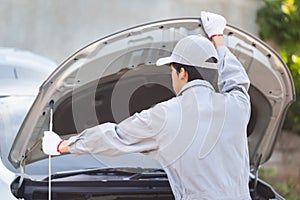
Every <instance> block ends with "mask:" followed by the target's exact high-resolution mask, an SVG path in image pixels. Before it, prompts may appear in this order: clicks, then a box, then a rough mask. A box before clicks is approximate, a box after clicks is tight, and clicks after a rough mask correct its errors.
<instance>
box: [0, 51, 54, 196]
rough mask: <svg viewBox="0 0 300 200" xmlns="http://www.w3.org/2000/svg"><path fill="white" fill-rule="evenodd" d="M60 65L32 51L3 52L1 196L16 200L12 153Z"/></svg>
mask: <svg viewBox="0 0 300 200" xmlns="http://www.w3.org/2000/svg"><path fill="white" fill-rule="evenodd" d="M56 67H57V64H56V63H55V62H53V61H51V60H49V59H48V58H45V57H43V56H40V55H37V54H35V53H33V52H30V51H25V50H20V49H15V48H0V137H1V143H0V153H1V160H0V194H1V198H2V199H7V200H8V199H16V198H15V196H13V195H12V193H11V190H10V184H11V182H12V181H13V180H14V179H15V178H16V173H15V172H13V171H11V170H9V169H8V167H7V166H9V165H10V163H9V162H8V160H7V156H8V153H9V149H10V148H11V145H12V143H13V141H14V137H15V136H16V134H17V132H18V129H19V128H20V125H21V123H22V121H23V120H24V118H25V116H26V114H27V112H28V110H29V108H30V107H31V105H32V103H33V101H34V99H35V98H36V96H37V94H38V91H39V87H40V85H41V84H42V83H43V82H44V81H45V79H46V78H47V77H48V76H49V75H50V74H51V73H52V72H53V71H54V69H55V68H56Z"/></svg>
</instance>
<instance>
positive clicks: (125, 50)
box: [9, 18, 295, 168]
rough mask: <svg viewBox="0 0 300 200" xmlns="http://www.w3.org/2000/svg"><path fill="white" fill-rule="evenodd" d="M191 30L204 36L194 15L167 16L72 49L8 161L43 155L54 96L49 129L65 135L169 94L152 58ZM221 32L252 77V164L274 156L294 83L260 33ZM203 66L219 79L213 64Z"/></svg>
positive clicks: (164, 71)
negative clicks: (74, 51)
mask: <svg viewBox="0 0 300 200" xmlns="http://www.w3.org/2000/svg"><path fill="white" fill-rule="evenodd" d="M191 34H202V35H203V36H205V33H204V31H203V29H202V27H201V23H200V21H199V19H197V18H180V19H170V20H165V21H159V22H154V23H149V24H145V25H141V26H137V27H133V28H130V29H127V30H124V31H121V32H118V33H116V34H112V35H110V36H107V37H105V38H102V39H100V40H97V41H95V42H94V43H92V44H90V45H87V46H86V47H84V48H82V49H81V50H80V51H78V52H77V53H75V54H74V55H73V56H71V57H70V58H69V59H67V60H66V61H65V62H64V63H63V64H62V65H61V66H60V67H58V68H57V70H56V71H55V72H54V73H53V74H52V75H51V76H50V77H49V78H48V79H47V80H46V81H45V83H44V84H43V85H42V86H41V88H40V91H39V95H38V97H37V98H36V100H35V103H34V104H33V106H32V108H31V110H30V112H29V113H28V115H27V117H26V119H25V120H24V123H23V125H22V126H21V128H20V131H19V132H18V135H17V137H16V140H15V142H14V144H13V146H12V149H11V151H10V154H9V160H10V162H11V163H12V165H13V166H14V167H16V168H17V167H19V166H20V165H22V163H23V162H24V163H26V164H29V163H32V162H34V161H37V160H41V159H45V158H47V156H46V155H45V154H43V152H42V151H41V138H42V136H43V132H44V131H45V130H48V129H49V118H50V117H49V115H50V112H49V102H50V101H51V100H53V101H54V116H53V120H54V123H53V130H54V131H55V132H57V133H59V134H61V136H62V137H66V138H67V137H69V136H70V135H69V134H72V133H76V132H80V131H82V130H84V129H85V128H88V127H92V126H94V125H97V124H99V123H103V122H120V121H121V120H123V119H125V118H126V117H128V116H130V115H132V114H133V113H135V112H139V111H141V110H143V109H146V108H149V107H151V106H153V105H154V104H156V103H158V102H161V101H164V100H167V99H169V98H170V97H173V96H174V93H173V91H172V85H171V77H170V72H169V70H168V68H167V67H156V66H155V62H156V60H157V59H158V58H161V57H164V56H169V55H170V53H171V52H172V49H173V48H174V46H175V44H176V42H178V40H180V39H181V38H183V37H185V36H187V35H191ZM224 37H225V42H226V46H227V47H228V48H230V49H231V51H232V52H233V53H234V54H235V55H236V56H237V57H238V59H239V60H240V61H241V63H242V64H243V66H244V67H245V69H246V71H247V73H248V75H249V78H250V81H251V86H250V90H249V94H250V97H251V104H252V114H251V119H250V123H249V125H248V133H247V134H248V142H249V154H250V162H251V163H250V164H251V166H252V167H253V166H257V165H260V164H262V163H264V162H266V161H267V160H268V159H269V157H270V156H271V153H272V150H273V147H274V144H275V142H276V139H277V136H278V134H279V133H280V131H281V126H282V123H283V121H284V118H285V113H286V110H287V108H288V107H289V105H290V104H291V103H292V102H293V101H294V100H295V89H294V84H293V80H292V78H291V75H290V72H289V70H288V68H287V66H286V65H285V63H284V62H283V61H282V59H281V58H280V56H278V54H276V52H274V51H273V50H272V49H271V48H270V47H268V46H267V45H266V44H264V43H263V42H262V41H260V40H259V39H257V38H255V37H253V36H251V35H249V34H247V33H245V32H243V31H241V30H239V29H237V28H236V27H233V26H230V25H227V26H226V29H225V35H224ZM203 74H204V78H205V79H207V80H209V81H210V82H211V83H212V84H213V85H214V86H215V85H216V84H215V83H216V74H215V73H214V72H211V71H203ZM233 128H234V127H233Z"/></svg>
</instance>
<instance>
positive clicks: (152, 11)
mask: <svg viewBox="0 0 300 200" xmlns="http://www.w3.org/2000/svg"><path fill="white" fill-rule="evenodd" d="M261 5H262V0H247V1H245V0H88V1H86V0H51V1H50V0H48V1H46V0H22V1H20V0H0V47H15V48H20V49H25V50H30V51H33V52H34V53H37V54H40V55H43V56H45V57H48V58H50V59H52V60H53V61H55V62H57V63H61V62H63V61H64V60H65V59H66V58H67V57H69V56H70V55H72V54H73V53H74V52H76V51H77V50H78V49H80V48H82V47H83V46H85V45H87V44H88V43H90V42H93V41H95V40H96V39H98V38H101V37H104V36H106V35H108V34H110V33H113V32H116V31H120V30H122V29H125V28H128V27H131V26H135V25H137V24H142V23H146V22H151V21H156V20H161V19H166V18H174V17H180V16H199V15H200V12H201V11H202V10H205V11H211V12H215V13H219V14H222V15H223V16H225V17H226V18H227V21H228V23H229V24H232V25H235V26H237V27H240V28H241V29H244V30H246V31H248V32H249V33H252V34H254V35H257V33H258V27H257V25H256V23H255V18H256V10H257V9H258V8H259V7H260V6H261Z"/></svg>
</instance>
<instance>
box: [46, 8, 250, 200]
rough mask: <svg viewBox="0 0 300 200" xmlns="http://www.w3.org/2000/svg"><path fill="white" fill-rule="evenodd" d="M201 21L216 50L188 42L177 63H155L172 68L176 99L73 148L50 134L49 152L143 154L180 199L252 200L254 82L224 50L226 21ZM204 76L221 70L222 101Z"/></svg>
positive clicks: (180, 47)
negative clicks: (250, 124) (251, 90)
mask: <svg viewBox="0 0 300 200" xmlns="http://www.w3.org/2000/svg"><path fill="white" fill-rule="evenodd" d="M201 20H202V25H203V27H204V30H205V32H206V33H207V34H208V36H209V38H210V39H211V40H212V42H211V41H209V40H208V39H207V38H205V37H201V36H197V35H192V36H188V37H186V38H183V39H182V40H180V41H179V42H178V43H177V44H176V46H175V48H174V50H173V52H172V55H171V56H170V57H167V58H161V59H159V60H158V61H157V63H156V64H157V65H158V66H160V65H170V68H171V70H172V83H173V89H174V91H175V93H176V95H177V96H176V97H174V98H172V99H170V100H168V101H165V102H162V103H159V104H157V105H156V106H154V107H153V108H150V109H148V110H144V111H142V112H140V113H136V114H135V115H133V116H131V117H130V118H128V119H125V120H124V121H122V122H121V123H120V124H115V123H104V124H101V125H98V126H95V127H92V128H89V129H86V130H84V131H83V132H82V133H80V134H79V135H76V136H74V137H71V138H69V139H68V140H62V139H61V138H60V137H59V136H58V135H57V134H55V133H53V132H45V136H44V138H43V144H42V145H43V151H44V152H45V153H46V154H49V155H58V154H62V153H73V154H86V153H91V154H102V155H108V156H117V155H121V154H127V153H135V152H140V153H144V154H147V155H149V156H151V157H153V158H155V159H157V160H158V161H159V162H160V163H161V164H162V166H163V168H164V170H165V171H166V173H167V175H168V179H169V181H170V185H171V188H172V191H173V194H174V196H175V199H228V200H229V199H230V200H232V199H250V195H249V189H248V178H249V158H248V147H247V134H246V130H247V124H248V121H249V118H250V110H251V109H250V98H249V95H248V93H247V90H248V88H249V84H250V83H249V79H248V77H247V74H246V72H245V70H244V68H243V67H242V65H241V64H240V62H239V61H238V60H237V59H236V58H235V57H234V56H233V55H232V54H231V53H230V51H229V50H228V49H227V48H226V47H225V46H224V42H223V30H224V28H225V25H226V20H225V19H224V18H223V17H222V16H220V15H217V14H213V13H208V12H202V13H201ZM214 46H215V47H216V48H215V47H214ZM216 49H217V51H216ZM218 60H219V63H217V61H218ZM201 68H208V69H213V70H217V69H218V68H219V69H218V72H219V79H218V86H219V90H220V93H218V92H216V91H215V90H214V88H213V87H212V85H211V84H210V83H209V82H208V81H206V80H203V78H202V76H201V71H200V72H199V70H197V69H201Z"/></svg>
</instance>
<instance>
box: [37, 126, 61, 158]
mask: <svg viewBox="0 0 300 200" xmlns="http://www.w3.org/2000/svg"><path fill="white" fill-rule="evenodd" d="M62 142H63V139H61V138H60V137H59V136H58V135H57V134H56V133H54V132H53V131H45V132H44V137H43V142H42V148H43V152H44V153H45V154H47V155H60V154H61V153H60V152H59V151H58V148H59V145H60V144H61V143H62Z"/></svg>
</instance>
